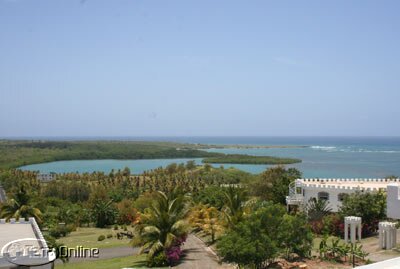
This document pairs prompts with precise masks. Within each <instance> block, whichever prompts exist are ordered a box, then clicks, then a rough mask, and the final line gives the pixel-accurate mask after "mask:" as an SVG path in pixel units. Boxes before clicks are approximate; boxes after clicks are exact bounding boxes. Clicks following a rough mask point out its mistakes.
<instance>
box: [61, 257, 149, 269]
mask: <svg viewBox="0 0 400 269" xmlns="http://www.w3.org/2000/svg"><path fill="white" fill-rule="evenodd" d="M55 268H56V269H72V268H73V269H109V268H113V269H118V268H147V267H146V255H136V256H127V257H121V258H113V259H104V260H97V261H85V262H79V263H65V264H56V266H55Z"/></svg>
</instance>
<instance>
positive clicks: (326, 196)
mask: <svg viewBox="0 0 400 269" xmlns="http://www.w3.org/2000/svg"><path fill="white" fill-rule="evenodd" d="M318 199H321V200H327V201H328V200H329V193H327V192H324V191H322V192H319V193H318Z"/></svg>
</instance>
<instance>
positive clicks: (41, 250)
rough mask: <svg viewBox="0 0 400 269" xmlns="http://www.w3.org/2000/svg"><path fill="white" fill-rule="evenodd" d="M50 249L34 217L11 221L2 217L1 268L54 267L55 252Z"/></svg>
mask: <svg viewBox="0 0 400 269" xmlns="http://www.w3.org/2000/svg"><path fill="white" fill-rule="evenodd" d="M48 251H49V249H48V246H47V243H46V241H45V240H44V238H43V235H42V232H41V231H40V229H39V226H38V225H37V223H36V221H35V219H34V218H29V220H28V221H25V220H22V219H21V220H19V221H16V220H15V219H11V220H10V222H6V220H5V219H0V269H12V268H36V269H50V268H53V262H54V259H55V254H54V253H53V252H48ZM23 265H25V266H23ZM33 265H35V266H33Z"/></svg>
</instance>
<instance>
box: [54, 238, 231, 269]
mask: <svg viewBox="0 0 400 269" xmlns="http://www.w3.org/2000/svg"><path fill="white" fill-rule="evenodd" d="M183 251H184V257H183V259H182V262H181V263H180V264H179V265H177V266H175V267H174V268H177V269H232V268H234V267H233V266H231V265H228V264H219V263H218V258H217V256H216V255H215V253H214V252H213V251H212V250H211V249H210V248H209V247H207V246H206V245H205V244H204V242H203V241H201V240H200V239H199V238H197V237H196V236H194V235H189V236H188V238H187V240H186V242H185V245H184V246H183ZM138 253H139V248H132V247H129V246H126V247H112V248H102V249H100V255H99V258H74V257H72V258H70V259H69V262H70V263H76V262H82V261H94V260H102V259H111V258H118V257H125V256H130V255H134V254H138ZM56 262H57V263H61V261H60V260H57V261H56Z"/></svg>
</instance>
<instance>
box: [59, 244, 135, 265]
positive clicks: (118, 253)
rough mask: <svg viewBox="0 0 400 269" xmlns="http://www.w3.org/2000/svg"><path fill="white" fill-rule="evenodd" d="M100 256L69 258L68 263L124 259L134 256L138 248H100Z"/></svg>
mask: <svg viewBox="0 0 400 269" xmlns="http://www.w3.org/2000/svg"><path fill="white" fill-rule="evenodd" d="M99 252H100V254H99V257H98V258H74V257H71V258H70V259H69V262H70V263H75V262H83V261H97V260H104V259H112V258H119V257H126V256H130V255H134V254H138V253H139V248H132V247H129V246H127V247H112V248H101V249H100V250H99ZM57 263H61V261H60V260H57Z"/></svg>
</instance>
